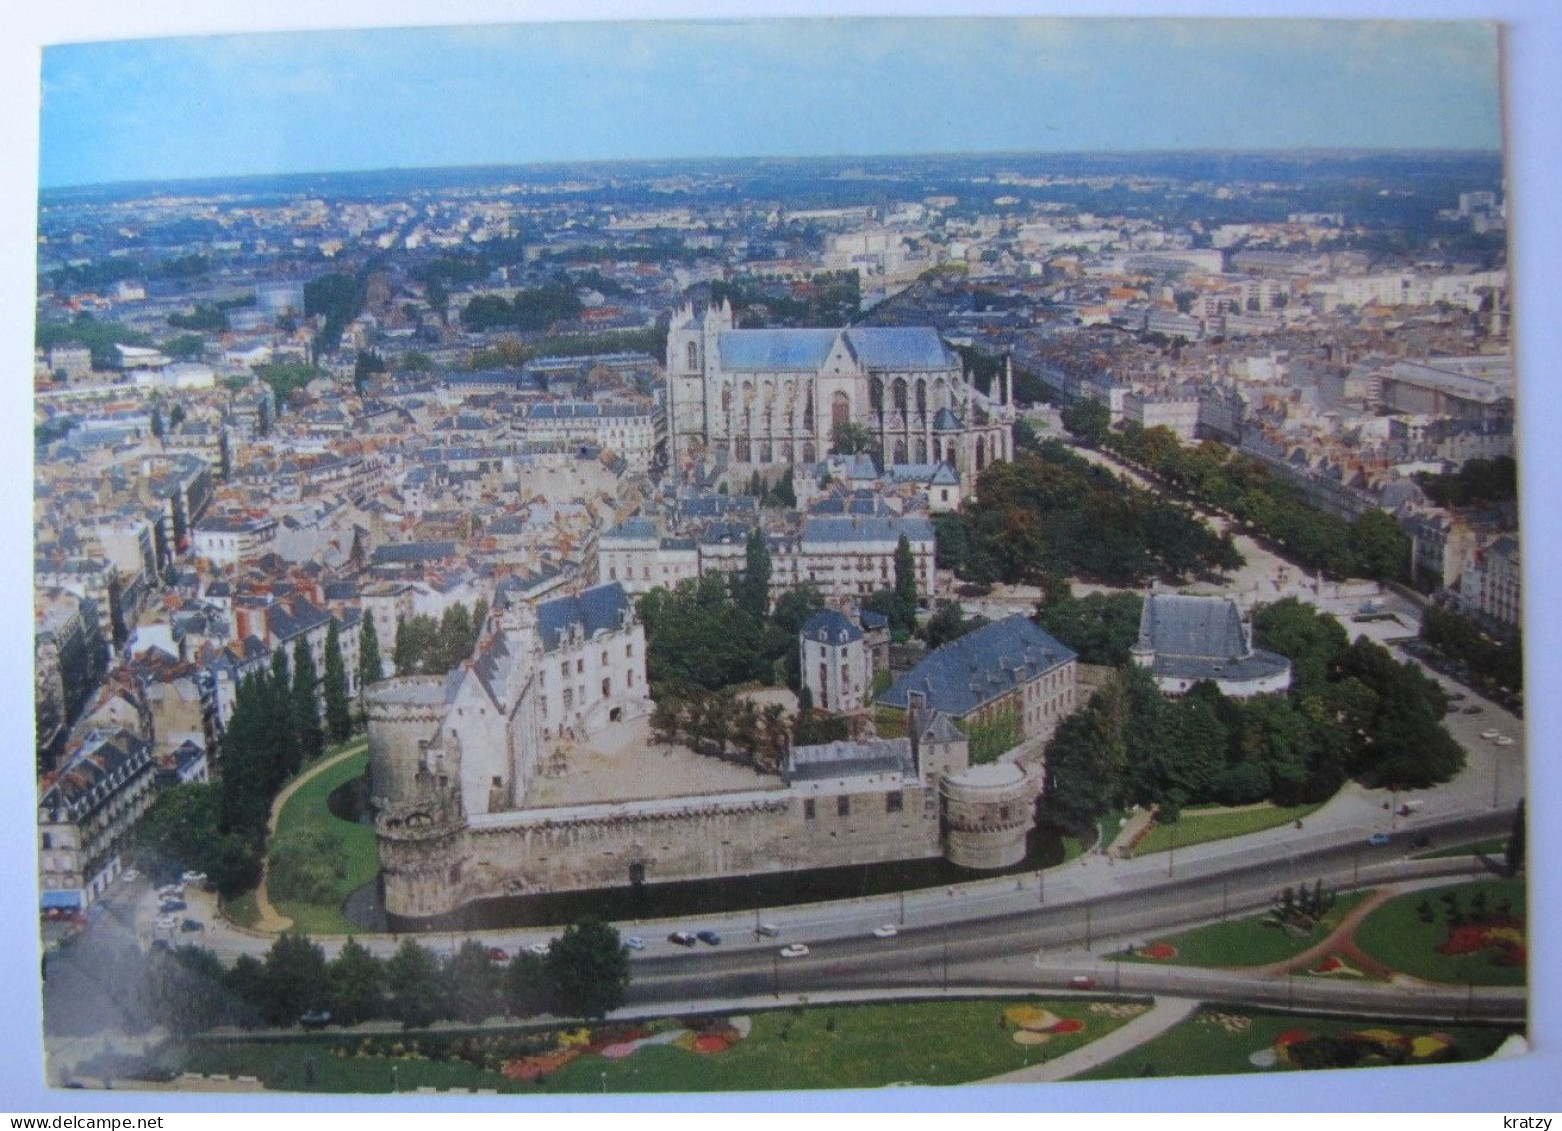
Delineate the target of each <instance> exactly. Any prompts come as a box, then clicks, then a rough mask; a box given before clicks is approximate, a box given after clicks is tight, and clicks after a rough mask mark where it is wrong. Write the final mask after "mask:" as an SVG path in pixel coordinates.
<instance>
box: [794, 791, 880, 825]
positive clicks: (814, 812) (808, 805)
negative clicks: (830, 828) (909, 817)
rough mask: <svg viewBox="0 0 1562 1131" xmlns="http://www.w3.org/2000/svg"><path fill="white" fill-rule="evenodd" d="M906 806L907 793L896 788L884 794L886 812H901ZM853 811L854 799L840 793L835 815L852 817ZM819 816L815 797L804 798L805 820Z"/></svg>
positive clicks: (836, 801)
mask: <svg viewBox="0 0 1562 1131" xmlns="http://www.w3.org/2000/svg"><path fill="white" fill-rule="evenodd" d="M905 807H906V795H905V794H904V793H901V792H900V791H899V790H896V791H895V792H893V793H886V794H885V795H884V812H886V813H899V812H901V811H903V810H904V809H905ZM851 813H852V799H851V797H850V796H849V795H847V794H844V793H843V794H840V795H839V796H838V797H836V799H835V815H836V816H837V817H850V816H851ZM816 816H818V806H817V802H816V799H815V798H812V797H805V798H803V820H805V821H812V820H813V819H814V818H815V817H816Z"/></svg>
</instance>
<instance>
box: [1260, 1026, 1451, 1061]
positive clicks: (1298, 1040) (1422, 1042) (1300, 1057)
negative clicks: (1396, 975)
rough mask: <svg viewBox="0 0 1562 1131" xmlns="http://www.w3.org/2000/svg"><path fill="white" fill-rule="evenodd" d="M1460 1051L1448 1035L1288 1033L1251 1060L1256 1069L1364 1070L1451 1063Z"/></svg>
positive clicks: (1386, 1031)
mask: <svg viewBox="0 0 1562 1131" xmlns="http://www.w3.org/2000/svg"><path fill="white" fill-rule="evenodd" d="M1456 1051H1457V1050H1456V1049H1455V1043H1454V1039H1453V1037H1451V1036H1449V1035H1448V1034H1447V1033H1423V1034H1420V1035H1418V1036H1414V1037H1410V1036H1406V1035H1405V1034H1403V1033H1398V1032H1395V1031H1394V1030H1392V1029H1382V1028H1371V1029H1356V1030H1351V1031H1349V1032H1344V1033H1336V1034H1333V1035H1330V1034H1327V1033H1315V1032H1313V1031H1312V1030H1310V1029H1287V1030H1285V1032H1283V1033H1281V1034H1279V1035H1278V1036H1277V1037H1275V1039H1274V1040H1273V1041H1271V1042H1270V1044H1269V1046H1268V1047H1267V1048H1261V1049H1259V1050H1258V1051H1256V1052H1255V1053H1253V1055H1252V1056H1251V1057H1249V1058H1248V1060H1249V1063H1251V1064H1252V1065H1253V1066H1254V1067H1255V1068H1363V1067H1369V1066H1372V1065H1388V1064H1408V1063H1411V1062H1414V1061H1423V1062H1436V1061H1442V1060H1449V1059H1453V1058H1454V1056H1455V1053H1456Z"/></svg>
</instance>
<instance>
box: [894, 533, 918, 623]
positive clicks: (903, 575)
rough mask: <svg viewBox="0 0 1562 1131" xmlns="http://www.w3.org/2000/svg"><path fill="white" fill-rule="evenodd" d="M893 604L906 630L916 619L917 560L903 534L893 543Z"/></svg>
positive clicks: (908, 540) (909, 542) (909, 541)
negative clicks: (898, 610)
mask: <svg viewBox="0 0 1562 1131" xmlns="http://www.w3.org/2000/svg"><path fill="white" fill-rule="evenodd" d="M895 604H896V606H897V607H898V608H899V609H900V615H901V624H902V625H903V626H904V627H905V628H907V629H908V630H909V629H910V628H912V627H914V626H915V624H916V619H917V561H916V558H914V557H913V556H912V554H911V539H909V538H907V537H906V536H905V535H904V534H902V535H901V536H900V541H898V542H896V543H895Z"/></svg>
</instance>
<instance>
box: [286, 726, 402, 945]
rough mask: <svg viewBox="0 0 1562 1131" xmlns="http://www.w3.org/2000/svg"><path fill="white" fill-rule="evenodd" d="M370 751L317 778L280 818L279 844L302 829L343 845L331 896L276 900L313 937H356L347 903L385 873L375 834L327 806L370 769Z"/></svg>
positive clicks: (336, 858)
mask: <svg viewBox="0 0 1562 1131" xmlns="http://www.w3.org/2000/svg"><path fill="white" fill-rule="evenodd" d="M368 762H369V755H368V751H367V749H365V750H363V751H360V752H359V753H357V754H354V755H352V756H351V757H348V758H344V759H343V760H342V761H340V762H338V763H337V764H336V765H334V766H331V767H330V768H329V769H327V770H325V771H323V772H321V773H319V774H316V775H315V776H314V777H313V778H311V779H309V780H308V781H307V782H305V783H304V784H303V785H302V786H300V787H299V789H298V791H297V792H296V793H294V794H293V796H292V797H290V798H288V801H287V804H286V805H284V806H283V807H282V812H281V813H280V814H279V816H278V818H277V832H276V836H275V837H274V838H273V842H275V841H278V840H282V839H283V838H284V837H286V836H287V835H288V834H289V833H292V832H295V831H297V830H299V829H313V830H317V831H319V832H321V833H324V834H325V835H327V836H328V837H330V838H331V839H332V840H333V841H334V842H335V843H336V844H337V846H338V849H337V851H336V854H335V856H334V858H333V861H334V863H335V865H336V867H335V869H334V880H333V884H332V887H331V889H330V891H329V892H328V893H327V895H326V897H325V898H323V899H320V900H318V901H312V902H307V903H306V902H301V901H298V900H284V899H275V898H274V899H273V901H272V902H273V903H274V904H275V905H276V909H277V911H279V912H280V913H281V914H283V915H286V916H287V917H288V918H289V919H292V920H293V923H294V925H295V926H297V927H298V928H299V929H301V930H304V931H307V932H309V933H310V934H350V933H352V931H353V930H354V928H353V926H352V924H351V923H349V922H348V921H347V920H346V918H344V917H343V915H342V910H341V908H342V904H343V902H344V901H345V900H346V899H347V897H348V895H350V894H351V893H352V892H353V891H355V890H357V889H358V888H360V887H362V886H363V885H364V884H366V883H369V882H370V881H371V880H373V879H374V876H375V873H377V872H378V871H379V870H380V858H379V853H378V850H377V849H376V847H375V842H374V830H373V829H371V828H369V827H368V826H367V825H360V824H355V823H353V822H351V821H344V820H342V819H341V818H340V817H337V816H336V815H335V814H333V813H332V812H331V810H330V809H329V808H328V807H327V806H326V799H327V798H328V797H330V795H331V794H332V792H334V791H335V790H336V788H337V787H338V786H340V785H342V784H343V783H345V782H348V781H351V780H352V779H353V778H356V777H360V776H361V775H362V774H363V772H364V769H365V767H366V766H367V765H368Z"/></svg>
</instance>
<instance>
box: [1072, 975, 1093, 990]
mask: <svg viewBox="0 0 1562 1131" xmlns="http://www.w3.org/2000/svg"><path fill="white" fill-rule="evenodd" d="M1068 988H1069V989H1071V990H1093V989H1095V988H1096V980H1095V979H1094V978H1092V977H1091V976H1090V975H1089V974H1075V975H1074V976H1073V977H1072V978H1070V979H1069V980H1068Z"/></svg>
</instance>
